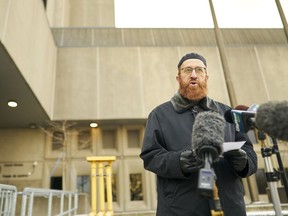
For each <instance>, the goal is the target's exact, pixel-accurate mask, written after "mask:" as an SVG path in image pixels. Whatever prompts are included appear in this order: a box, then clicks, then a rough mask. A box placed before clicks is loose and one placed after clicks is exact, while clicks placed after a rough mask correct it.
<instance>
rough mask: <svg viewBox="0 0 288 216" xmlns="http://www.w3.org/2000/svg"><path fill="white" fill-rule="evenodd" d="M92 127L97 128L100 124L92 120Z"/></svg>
mask: <svg viewBox="0 0 288 216" xmlns="http://www.w3.org/2000/svg"><path fill="white" fill-rule="evenodd" d="M90 127H92V128H96V127H98V124H97V123H96V122H92V123H90Z"/></svg>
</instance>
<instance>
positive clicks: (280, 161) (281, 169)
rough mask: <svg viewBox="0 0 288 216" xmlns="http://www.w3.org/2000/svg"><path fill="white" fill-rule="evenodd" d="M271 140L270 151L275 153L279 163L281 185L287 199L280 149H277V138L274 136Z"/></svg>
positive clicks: (287, 193) (286, 186) (287, 185)
mask: <svg viewBox="0 0 288 216" xmlns="http://www.w3.org/2000/svg"><path fill="white" fill-rule="evenodd" d="M272 142H273V147H272V152H273V153H275V154H276V157H277V161H278V165H279V170H280V174H281V177H282V180H283V185H284V189H285V193H286V197H287V199H288V180H287V176H286V174H285V170H284V166H283V163H282V159H281V155H280V151H279V148H278V144H277V140H276V139H275V138H272Z"/></svg>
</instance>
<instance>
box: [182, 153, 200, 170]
mask: <svg viewBox="0 0 288 216" xmlns="http://www.w3.org/2000/svg"><path fill="white" fill-rule="evenodd" d="M203 165H204V164H203V162H202V161H200V160H198V159H196V158H195V156H194V154H193V151H192V150H185V151H183V152H181V155H180V168H181V170H182V172H183V173H184V174H190V173H193V172H196V171H198V170H199V169H200V168H202V167H203Z"/></svg>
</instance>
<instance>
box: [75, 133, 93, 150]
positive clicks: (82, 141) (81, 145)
mask: <svg viewBox="0 0 288 216" xmlns="http://www.w3.org/2000/svg"><path fill="white" fill-rule="evenodd" d="M91 148H92V135H91V130H90V129H83V130H81V129H80V130H79V131H78V150H84V149H88V150H89V149H91Z"/></svg>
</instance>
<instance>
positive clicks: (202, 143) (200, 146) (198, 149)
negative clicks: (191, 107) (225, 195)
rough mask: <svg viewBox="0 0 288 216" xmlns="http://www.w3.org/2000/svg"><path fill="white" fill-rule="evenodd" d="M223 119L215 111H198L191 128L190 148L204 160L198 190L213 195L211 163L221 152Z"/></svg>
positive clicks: (207, 195)
mask: <svg viewBox="0 0 288 216" xmlns="http://www.w3.org/2000/svg"><path fill="white" fill-rule="evenodd" d="M224 133H225V120H224V118H223V117H222V116H221V115H220V114H218V113H215V112H209V111H207V112H200V113H198V114H197V115H196V117H195V122H194V125H193V130H192V149H193V150H194V151H195V153H196V157H197V158H198V159H200V160H202V161H204V162H205V166H204V168H202V169H200V171H199V176H198V192H199V193H200V195H202V196H206V197H213V186H214V182H213V180H214V172H213V171H212V169H211V164H212V163H213V162H215V161H217V159H218V158H219V155H221V154H222V153H223V142H224Z"/></svg>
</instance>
